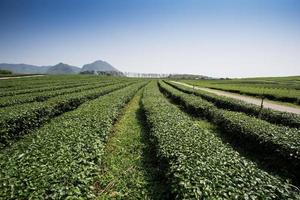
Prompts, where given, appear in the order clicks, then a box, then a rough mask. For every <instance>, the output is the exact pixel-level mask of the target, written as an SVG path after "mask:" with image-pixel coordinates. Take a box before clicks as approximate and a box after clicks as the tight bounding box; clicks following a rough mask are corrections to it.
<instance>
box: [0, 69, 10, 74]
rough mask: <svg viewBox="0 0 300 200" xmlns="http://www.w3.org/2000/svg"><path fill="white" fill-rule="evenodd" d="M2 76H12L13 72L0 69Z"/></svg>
mask: <svg viewBox="0 0 300 200" xmlns="http://www.w3.org/2000/svg"><path fill="white" fill-rule="evenodd" d="M0 74H12V71H9V70H5V69H0Z"/></svg>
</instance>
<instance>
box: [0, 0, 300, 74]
mask: <svg viewBox="0 0 300 200" xmlns="http://www.w3.org/2000/svg"><path fill="white" fill-rule="evenodd" d="M0 29H1V30H0V63H1V62H8V63H28V64H36V65H53V64H56V63H58V62H65V63H68V64H71V65H76V66H82V65H83V64H86V63H89V62H93V61H94V60H98V59H102V60H106V61H108V62H110V63H111V64H113V65H114V66H116V67H117V68H119V69H120V70H122V71H130V72H152V73H195V74H204V75H208V76H216V77H225V76H226V77H250V76H282V75H300V1H298V0H206V1H204V0H202V1H201V0H107V1H101V0H0Z"/></svg>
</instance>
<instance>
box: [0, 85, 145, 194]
mask: <svg viewBox="0 0 300 200" xmlns="http://www.w3.org/2000/svg"><path fill="white" fill-rule="evenodd" d="M143 85H145V82H141V83H137V84H134V85H131V86H128V87H126V88H123V89H121V90H117V91H115V92H112V93H110V94H107V95H105V96H103V97H100V98H98V99H95V100H93V101H89V102H88V103H86V104H83V105H82V106H80V107H79V108H78V109H76V110H74V111H71V112H68V113H66V114H64V115H61V116H59V117H57V118H55V119H53V120H52V121H51V122H50V123H48V124H46V125H45V126H43V127H42V128H40V129H38V130H36V131H35V132H33V133H32V134H29V135H27V136H25V137H24V138H23V139H22V140H19V141H17V142H16V143H14V144H13V145H12V146H10V148H7V149H4V150H2V151H1V153H0V168H1V172H0V180H1V190H0V196H1V197H3V198H4V199H94V198H95V194H96V193H97V190H98V189H99V188H97V178H98V173H99V166H100V163H101V157H102V155H103V147H104V142H105V141H106V139H107V137H108V135H109V133H110V131H111V129H112V125H113V123H114V121H115V120H116V119H117V116H118V114H119V113H120V110H121V108H122V107H123V106H124V105H125V104H126V103H127V102H128V101H129V100H130V99H131V98H132V97H133V96H134V94H135V93H136V92H137V91H138V90H139V88H141V87H142V86H143Z"/></svg>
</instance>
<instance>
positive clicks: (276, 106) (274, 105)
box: [171, 81, 300, 115]
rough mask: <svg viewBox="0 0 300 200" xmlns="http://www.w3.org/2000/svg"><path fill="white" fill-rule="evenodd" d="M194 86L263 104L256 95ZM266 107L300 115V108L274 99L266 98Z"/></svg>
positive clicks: (197, 88) (198, 88)
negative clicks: (279, 102) (276, 101)
mask: <svg viewBox="0 0 300 200" xmlns="http://www.w3.org/2000/svg"><path fill="white" fill-rule="evenodd" d="M171 82H173V83H177V84H180V85H184V86H187V87H190V88H193V86H192V85H189V84H186V83H181V82H177V81H171ZM194 88H195V89H196V90H203V91H206V92H210V93H214V94H216V95H221V96H226V97H231V98H234V99H238V100H241V101H245V102H247V103H252V104H255V105H258V106H260V104H261V99H259V98H255V97H250V96H245V95H240V94H236V93H231V92H225V91H221V90H216V89H210V88H204V87H197V86H194ZM264 108H270V109H273V110H278V111H282V112H290V113H295V114H298V115H300V109H299V108H294V107H290V106H286V105H280V104H277V103H275V102H274V101H269V100H264Z"/></svg>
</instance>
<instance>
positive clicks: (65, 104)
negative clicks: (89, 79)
mask: <svg viewBox="0 0 300 200" xmlns="http://www.w3.org/2000/svg"><path fill="white" fill-rule="evenodd" d="M132 83H133V82H126V83H123V84H115V85H110V86H106V87H102V88H96V89H93V90H88V91H82V92H79V93H75V94H67V95H62V96H58V97H55V98H51V99H49V100H48V101H44V102H34V103H29V104H22V105H18V106H12V107H6V108H2V109H1V110H0V147H2V146H6V145H9V144H10V143H11V142H13V141H10V140H11V139H14V138H17V137H19V136H22V135H24V134H26V133H27V132H28V131H30V130H31V129H32V128H35V127H38V126H40V125H41V124H43V123H44V122H45V121H47V120H49V119H51V118H53V117H54V116H57V115H59V114H62V113H64V112H67V111H70V110H73V109H75V108H77V107H78V106H79V105H81V104H82V103H84V102H86V101H88V100H91V99H95V98H97V97H99V96H102V95H105V94H107V93H109V92H112V91H114V90H117V89H121V88H123V87H125V86H127V85H128V84H132Z"/></svg>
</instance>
